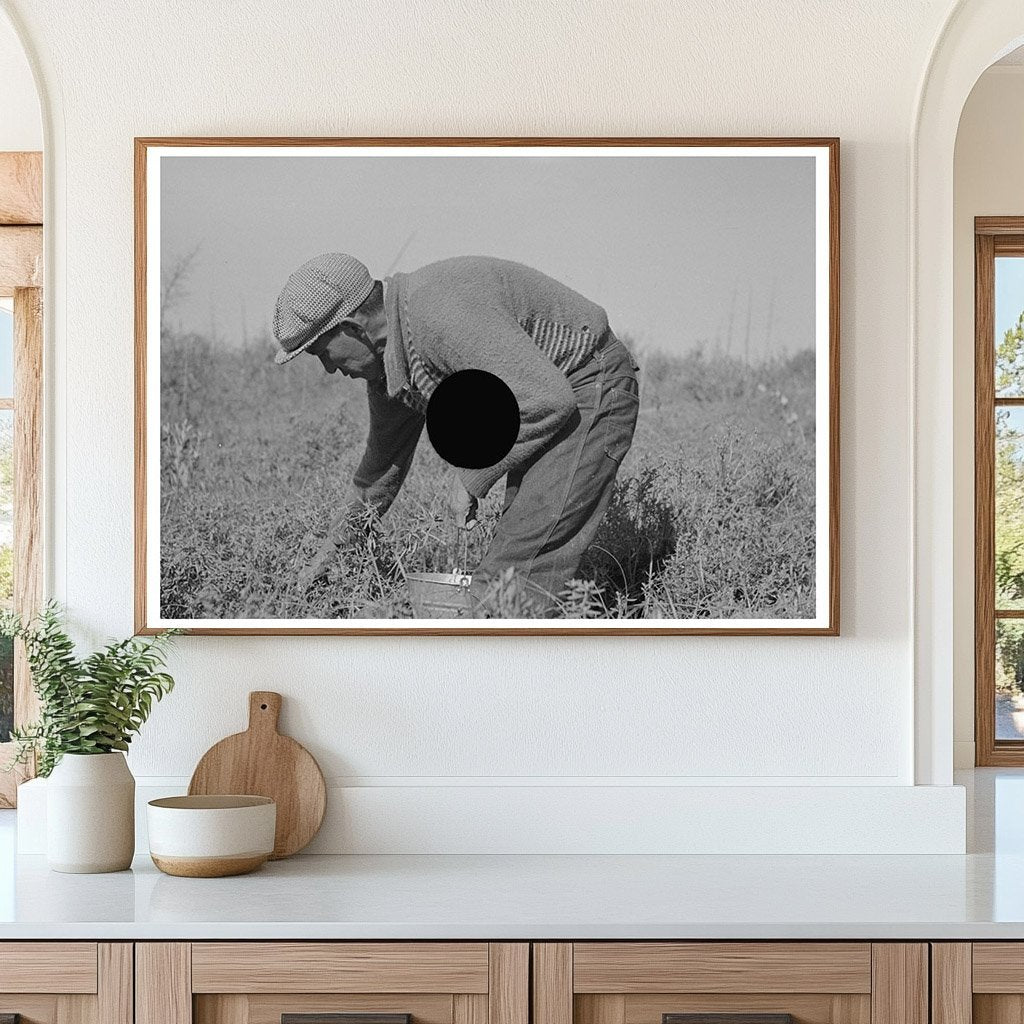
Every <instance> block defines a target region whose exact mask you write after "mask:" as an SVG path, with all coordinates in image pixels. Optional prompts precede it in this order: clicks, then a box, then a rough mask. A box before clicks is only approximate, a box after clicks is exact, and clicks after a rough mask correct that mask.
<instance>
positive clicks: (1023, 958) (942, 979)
mask: <svg viewBox="0 0 1024 1024" xmlns="http://www.w3.org/2000/svg"><path fill="white" fill-rule="evenodd" d="M932 1017H933V1020H934V1024H972V1022H973V1024H1019V1022H1020V1021H1022V1020H1024V942H973V943H971V942H937V943H933V944H932Z"/></svg>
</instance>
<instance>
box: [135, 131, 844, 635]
mask: <svg viewBox="0 0 1024 1024" xmlns="http://www.w3.org/2000/svg"><path fill="white" fill-rule="evenodd" d="M135 152H136V163H135V166H136V189H135V229H136V281H135V290H136V291H135V295H136V401H137V407H136V515H135V520H136V543H135V547H136V619H137V622H136V628H137V629H138V631H139V632H141V633H148V632H153V631H156V630H160V629H165V628H167V627H171V626H175V627H181V628H185V629H188V630H190V631H193V632H196V633H251V634H256V633H347V634H364V633H365V634H396V633H409V634H418V633H427V634H459V633H483V634H506V635H509V634H518V633H522V634H536V633H552V634H633V633H637V634H665V633H670V634H671V633H674V634H800V635H808V634H820V635H836V634H837V633H838V631H839V536H838V523H839V507H838V506H839V451H838V438H839V381H838V368H839V344H838V324H839V291H838V286H839V219H838V217H839V213H838V211H839V142H838V140H837V139H827V138H826V139H670V138H651V139H600V138H595V139H581V138H573V139H550V138H543V139H487V138H479V139H469V138H459V139H421V138H404V139H399V138H388V139H363V138H359V139H297V138H296V139H288V138H286V139H261V138H222V139H221V138H194V139H189V138H146V139H136V151H135Z"/></svg>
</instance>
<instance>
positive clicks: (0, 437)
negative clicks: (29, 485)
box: [0, 409, 14, 743]
mask: <svg viewBox="0 0 1024 1024" xmlns="http://www.w3.org/2000/svg"><path fill="white" fill-rule="evenodd" d="M13 562H14V413H12V412H11V410H10V409H2V410H0V606H3V607H5V608H9V607H10V606H11V602H12V601H13V599H14V574H13ZM13 716H14V647H13V645H12V643H11V642H10V641H9V640H3V639H0V743H4V742H6V741H7V739H8V738H9V737H10V731H11V727H12V725H13V724H14V717H13Z"/></svg>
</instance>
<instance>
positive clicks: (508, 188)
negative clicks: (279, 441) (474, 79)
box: [160, 151, 814, 360]
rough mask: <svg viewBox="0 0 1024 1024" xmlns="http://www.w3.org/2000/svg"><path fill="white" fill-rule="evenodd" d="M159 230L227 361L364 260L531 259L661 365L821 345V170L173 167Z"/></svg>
mask: <svg viewBox="0 0 1024 1024" xmlns="http://www.w3.org/2000/svg"><path fill="white" fill-rule="evenodd" d="M348 152H351V151H348ZM160 224H161V260H162V265H161V269H162V271H163V273H164V274H166V273H167V271H168V268H172V267H174V266H175V264H176V263H177V262H178V261H179V260H180V259H181V258H182V257H183V256H184V255H186V254H188V253H191V252H193V251H195V254H196V255H195V258H194V261H193V263H192V264H191V273H190V274H189V277H188V279H187V281H186V283H185V287H184V288H183V289H182V292H181V294H180V295H179V297H178V299H177V300H176V302H175V303H174V305H173V307H172V308H170V309H169V311H168V314H167V315H168V319H169V322H170V324H171V325H172V326H175V327H178V328H181V329H184V330H188V331H197V332H201V333H204V334H209V333H211V332H212V333H214V334H215V335H216V336H217V337H218V338H221V339H223V340H224V342H225V343H226V344H232V343H237V342H238V341H240V340H242V339H243V338H245V337H252V336H253V335H256V334H259V333H260V332H262V331H263V330H268V329H269V324H270V317H271V314H272V311H273V307H274V302H275V300H276V298H277V295H278V293H279V292H280V290H281V288H282V287H283V285H284V283H285V281H286V280H287V277H288V275H289V274H290V273H291V272H292V271H293V270H295V269H296V268H297V267H298V266H299V265H300V264H302V263H303V262H305V261H306V260H308V259H310V258H311V257H313V256H315V255H317V254H318V253H321V252H348V253H351V254H352V255H354V256H356V257H357V258H358V259H360V260H362V261H363V262H364V263H365V264H366V265H367V266H368V267H369V269H370V272H371V274H373V275H374V276H375V277H383V276H385V275H387V274H389V273H391V272H393V271H394V270H396V269H397V270H401V271H410V270H414V269H415V268H416V267H419V266H422V265H424V264H426V263H430V262H433V261H434V260H438V259H443V258H445V257H448V256H457V255H466V254H482V255H491V256H500V257H502V258H505V259H512V260H518V261H521V262H523V263H527V264H529V265H531V266H533V267H536V268H537V269H538V270H541V271H543V272H544V273H546V274H550V275H551V276H552V277H555V278H558V279H559V280H561V281H563V282H564V283H565V284H567V285H569V286H570V287H572V288H575V289H576V290H577V291H580V292H582V293H583V294H584V295H586V296H587V297H588V298H590V299H592V300H593V301H595V302H597V303H598V304H600V305H601V306H603V307H604V308H605V309H606V310H607V311H608V314H609V319H610V321H611V324H612V327H613V329H614V330H616V331H617V332H618V333H620V334H629V335H631V336H632V337H633V338H634V339H635V340H636V341H637V342H638V343H639V344H640V345H641V346H643V347H644V348H646V349H661V350H663V351H667V352H673V353H681V352H685V351H688V350H690V349H692V348H693V347H695V346H698V345H703V346H705V347H706V348H707V349H708V350H709V351H710V350H714V349H715V348H716V347H719V348H720V349H721V350H723V351H728V352H730V353H731V354H732V355H736V356H742V355H744V352H745V350H746V351H747V352H748V353H749V357H750V358H751V359H752V360H756V359H759V358H762V357H764V356H777V355H785V354H787V353H792V352H796V351H799V350H801V349H806V348H812V347H813V346H814V163H813V159H812V158H810V157H804V156H786V157H782V156H779V157H765V156H761V155H757V156H727V157H721V156H718V157H714V156H685V157H668V156H663V157H653V158H652V157H636V156H613V157H598V156H592V157H580V156H573V157H560V156H508V155H505V156H498V157H484V156H471V155H464V156H459V157H444V156H437V157H429V156H421V155H417V156H405V157H402V156H394V155H391V154H389V155H387V156H384V157H367V156H362V155H360V156H350V155H339V156H327V157H322V156H315V157H314V156H310V157H301V156H294V155H286V156H220V155H211V156H205V157H192V156H164V157H163V159H162V161H161V218H160ZM748 323H749V327H748Z"/></svg>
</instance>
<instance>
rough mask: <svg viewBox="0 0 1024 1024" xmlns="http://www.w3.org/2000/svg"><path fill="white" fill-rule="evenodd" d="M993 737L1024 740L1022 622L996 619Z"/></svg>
mask: <svg viewBox="0 0 1024 1024" xmlns="http://www.w3.org/2000/svg"><path fill="white" fill-rule="evenodd" d="M996 739H997V740H1021V739H1024V622H1021V621H1020V620H1019V619H996Z"/></svg>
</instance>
